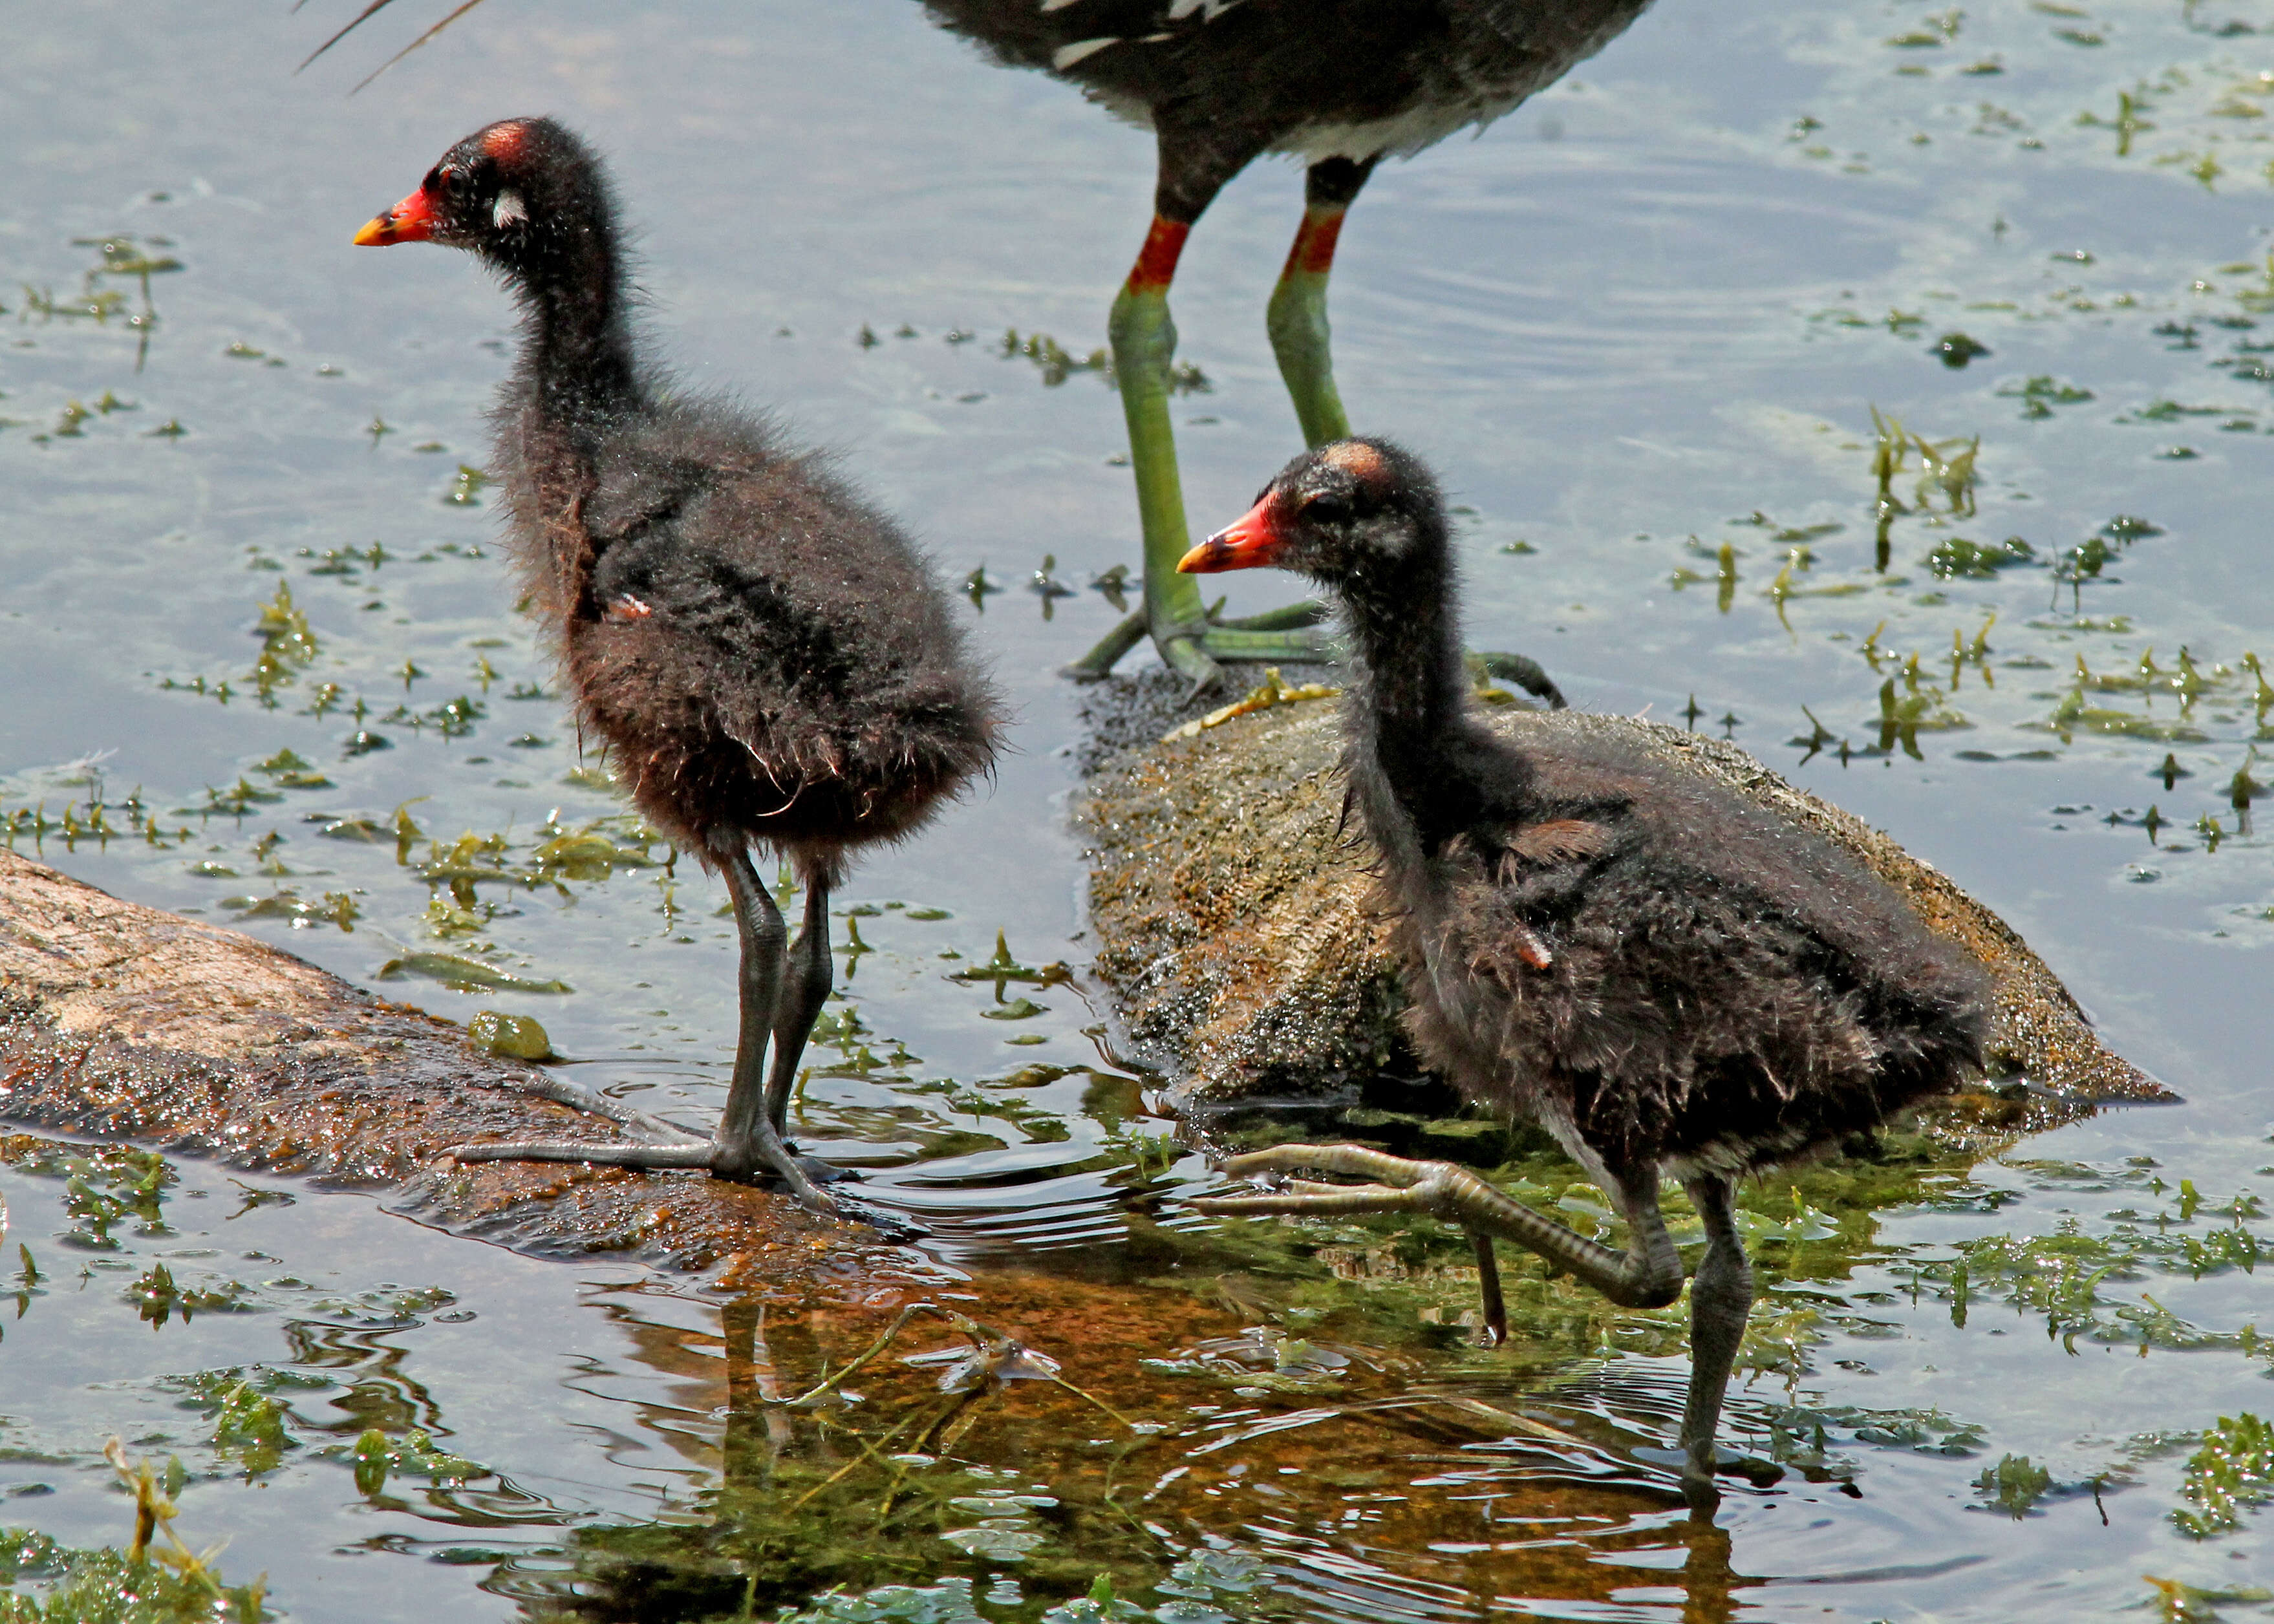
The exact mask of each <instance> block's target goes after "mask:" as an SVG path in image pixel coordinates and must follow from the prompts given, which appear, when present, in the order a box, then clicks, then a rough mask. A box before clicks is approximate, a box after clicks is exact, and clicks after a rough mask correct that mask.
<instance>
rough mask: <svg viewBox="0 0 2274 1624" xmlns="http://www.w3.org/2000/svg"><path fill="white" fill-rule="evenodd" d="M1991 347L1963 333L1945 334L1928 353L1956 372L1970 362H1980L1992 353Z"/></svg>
mask: <svg viewBox="0 0 2274 1624" xmlns="http://www.w3.org/2000/svg"><path fill="white" fill-rule="evenodd" d="M1990 352H1991V351H1990V346H1989V345H1987V344H1985V343H1983V342H1980V341H1979V340H1978V339H1974V338H1969V337H1968V336H1967V335H1965V334H1963V333H1945V334H1944V335H1942V336H1941V337H1940V338H1939V339H1937V340H1936V341H1935V342H1934V344H1933V347H1932V348H1931V349H1930V350H1928V351H1927V353H1928V354H1930V355H1931V356H1933V357H1935V359H1937V360H1939V361H1940V362H1941V363H1942V364H1943V365H1945V366H1946V367H1949V368H1950V369H1951V370H1952V371H1954V372H1955V371H1957V370H1959V369H1960V368H1962V367H1963V366H1965V365H1966V364H1967V363H1968V362H1969V361H1974V360H1978V359H1979V358H1980V357H1984V356H1986V355H1988V354H1989V353H1990Z"/></svg>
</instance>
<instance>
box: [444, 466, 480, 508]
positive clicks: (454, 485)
mask: <svg viewBox="0 0 2274 1624" xmlns="http://www.w3.org/2000/svg"><path fill="white" fill-rule="evenodd" d="M489 483H490V477H489V475H488V474H486V473H485V472H484V471H483V470H480V469H478V468H476V467H475V466H473V464H471V462H461V463H459V464H458V472H457V476H456V477H455V478H454V479H452V480H451V481H450V488H449V489H448V491H446V492H443V493H442V500H444V501H446V502H448V503H449V504H450V505H451V506H452V507H454V508H478V507H480V506H481V505H482V500H481V498H482V492H483V490H484V489H485V488H486V486H487V485H489Z"/></svg>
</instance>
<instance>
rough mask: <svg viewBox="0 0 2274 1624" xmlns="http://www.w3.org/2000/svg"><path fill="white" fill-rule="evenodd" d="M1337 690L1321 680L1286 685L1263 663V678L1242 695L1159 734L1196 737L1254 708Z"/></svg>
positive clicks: (1323, 696) (1325, 695)
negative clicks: (1204, 714) (1292, 685)
mask: <svg viewBox="0 0 2274 1624" xmlns="http://www.w3.org/2000/svg"><path fill="white" fill-rule="evenodd" d="M1340 692H1342V690H1341V689H1340V688H1329V686H1327V685H1326V684H1325V683H1323V682H1305V683H1300V684H1298V685H1296V686H1294V687H1290V686H1289V685H1288V683H1287V680H1286V679H1284V677H1282V676H1281V675H1280V674H1279V667H1277V666H1276V665H1271V666H1267V667H1266V668H1265V670H1264V673H1263V680H1262V681H1261V682H1259V683H1257V684H1256V685H1255V686H1254V688H1250V689H1249V690H1248V691H1247V693H1246V695H1243V696H1242V697H1240V698H1239V699H1235V700H1233V701H1232V702H1231V703H1230V704H1228V705H1222V706H1219V707H1218V708H1217V709H1216V710H1214V711H1209V713H1208V714H1207V715H1206V716H1201V717H1195V718H1193V720H1191V721H1189V722H1186V723H1185V724H1184V725H1183V726H1178V727H1173V728H1171V729H1170V730H1169V731H1168V732H1167V733H1164V734H1163V735H1162V738H1161V741H1162V742H1163V744H1166V743H1167V742H1168V741H1170V740H1171V739H1192V738H1197V737H1198V736H1199V735H1200V734H1201V733H1204V732H1206V731H1207V730H1208V729H1209V728H1211V727H1221V726H1224V724H1225V723H1226V722H1229V721H1231V720H1232V719H1233V718H1237V717H1243V716H1252V715H1254V713H1255V712H1256V711H1269V710H1273V709H1275V708H1276V707H1278V706H1280V705H1293V704H1300V703H1303V702H1304V701H1306V700H1311V699H1327V698H1330V697H1331V696H1333V695H1336V694H1338V693H1340Z"/></svg>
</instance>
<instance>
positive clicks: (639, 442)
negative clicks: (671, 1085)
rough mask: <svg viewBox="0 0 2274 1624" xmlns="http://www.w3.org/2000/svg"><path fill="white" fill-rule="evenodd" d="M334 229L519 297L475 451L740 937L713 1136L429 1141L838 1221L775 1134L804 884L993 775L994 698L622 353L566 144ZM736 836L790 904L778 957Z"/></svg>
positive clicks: (715, 420) (633, 778) (746, 435)
mask: <svg viewBox="0 0 2274 1624" xmlns="http://www.w3.org/2000/svg"><path fill="white" fill-rule="evenodd" d="M356 241H357V242H358V243H359V244H365V245H370V246H384V245H386V244H394V243H410V242H435V243H442V244H448V245H449V246H451V247H456V248H464V249H468V250H470V251H471V252H473V253H474V254H475V255H476V256H477V257H478V258H479V259H481V260H482V262H483V263H484V264H485V265H486V266H488V267H490V268H491V269H493V270H494V271H495V272H497V273H498V274H499V275H500V277H501V279H502V280H503V281H504V282H505V283H506V284H507V286H508V288H510V289H512V291H513V293H514V295H515V297H516V299H517V300H518V301H519V302H520V304H521V306H522V310H523V321H522V347H521V357H520V361H519V363H518V365H516V367H515V369H514V372H513V376H512V378H511V379H510V380H508V382H507V383H506V385H505V387H504V388H503V390H502V391H501V395H500V398H499V402H498V408H497V412H496V416H495V423H496V428H497V440H496V447H495V449H494V451H493V469H494V470H495V471H496V473H497V475H498V477H499V478H500V480H501V484H502V485H503V488H504V491H505V494H506V499H507V513H508V523H507V538H508V543H509V545H510V547H511V550H512V554H513V559H514V562H515V565H516V568H517V570H518V572H519V574H520V575H521V578H522V583H523V586H524V587H525V588H526V589H527V590H528V592H529V594H530V598H531V602H532V603H533V605H535V613H536V614H537V616H538V619H539V620H542V621H543V623H544V625H545V627H546V630H547V632H548V634H549V635H551V637H552V639H553V643H554V652H555V653H556V654H557V656H558V657H559V658H560V661H561V669H562V671H563V673H565V675H566V677H567V680H568V685H569V691H570V692H571V693H572V694H573V695H575V699H576V712H577V715H578V718H579V719H580V720H581V722H582V724H583V725H584V726H585V727H586V728H588V729H590V730H591V732H592V733H597V734H598V735H599V737H600V738H602V739H603V740H605V741H606V742H607V746H608V750H609V753H610V756H612V757H613V759H614V764H615V767H616V770H617V771H618V773H619V774H620V776H621V778H622V779H623V781H624V783H625V785H626V786H627V788H628V789H629V793H630V795H631V798H632V800H633V801H634V802H635V803H636V805H637V806H638V807H639V808H640V810H641V811H642V812H643V813H644V815H645V816H647V818H648V819H649V821H650V822H651V823H653V824H654V825H655V826H656V827H657V828H659V829H660V830H662V831H664V832H665V833H666V834H667V835H669V836H670V837H671V838H672V839H673V840H674V841H676V842H677V843H678V844H679V845H680V846H682V847H684V848H685V849H686V850H688V851H690V852H693V853H695V854H696V855H697V857H698V858H699V859H700V860H701V861H703V862H704V864H706V865H707V866H709V867H711V868H715V869H717V870H718V871H719V874H720V875H721V876H724V878H725V880H726V882H727V891H729V893H730V894H731V895H732V897H733V898H734V917H735V920H736V922H737V924H738V925H739V927H740V930H741V936H742V980H741V1001H742V1030H741V1040H740V1043H739V1045H738V1047H737V1049H736V1051H735V1056H734V1078H733V1082H732V1084H731V1086H729V1089H728V1092H727V1103H726V1109H725V1111H724V1114H723V1115H722V1116H721V1117H720V1119H719V1127H718V1131H717V1132H716V1134H715V1135H714V1137H713V1138H712V1139H709V1140H707V1141H704V1140H697V1139H690V1138H689V1136H688V1135H687V1134H686V1132H684V1131H683V1130H681V1129H678V1128H675V1127H674V1126H673V1125H672V1124H668V1123H663V1122H659V1120H658V1119H656V1118H654V1117H651V1116H644V1115H643V1114H642V1113H639V1112H635V1111H629V1110H626V1109H624V1108H622V1107H621V1106H618V1105H616V1104H615V1103H614V1101H609V1100H606V1098H605V1097H603V1096H601V1095H599V1094H595V1093H593V1092H591V1091H590V1090H586V1089H580V1088H576V1087H575V1086H563V1085H557V1084H556V1085H553V1086H552V1087H551V1088H550V1089H549V1090H548V1093H549V1094H550V1096H551V1097H553V1098H559V1099H563V1100H565V1101H568V1102H569V1103H574V1104H577V1105H580V1106H582V1107H584V1109H589V1110H592V1111H595V1112H598V1113H599V1114H601V1115H603V1116H608V1117H610V1118H612V1119H613V1120H614V1121H617V1122H619V1123H622V1124H626V1125H627V1126H629V1127H631V1128H632V1129H634V1130H635V1131H636V1132H644V1133H645V1134H646V1135H647V1136H648V1137H649V1138H650V1139H653V1140H656V1141H658V1142H654V1143H649V1144H638V1145H623V1144H617V1145H591V1144H582V1143H576V1142H565V1141H564V1142H553V1141H546V1142H532V1143H511V1144H483V1145H460V1146H456V1147H453V1150H452V1153H451V1154H454V1155H456V1156H457V1157H458V1158H459V1159H460V1160H461V1161H465V1162H477V1161H501V1160H508V1159H514V1160H531V1161H544V1162H608V1163H611V1164H614V1165H616V1166H621V1167H644V1168H701V1169H708V1170H709V1171H710V1172H712V1174H714V1175H716V1176H718V1177H722V1178H735V1179H745V1180H750V1179H758V1178H764V1177H777V1178H779V1179H780V1180H781V1181H782V1182H783V1183H784V1184H787V1185H788V1187H789V1188H790V1190H791V1191H792V1192H794V1193H795V1194H796V1196H797V1197H798V1199H800V1200H802V1201H803V1202H805V1203H806V1204H807V1205H808V1206H809V1207H815V1208H817V1209H820V1210H823V1211H829V1210H833V1204H832V1202H831V1201H830V1200H829V1199H828V1198H827V1197H825V1196H824V1195H823V1194H822V1193H821V1192H819V1191H818V1190H817V1189H816V1188H815V1186H814V1184H813V1181H812V1178H811V1177H809V1171H808V1169H806V1168H805V1167H802V1166H801V1165H800V1164H799V1162H798V1161H797V1159H796V1158H794V1156H793V1155H792V1154H791V1153H790V1151H789V1149H788V1147H787V1146H786V1145H785V1144H784V1143H783V1139H782V1133H783V1131H784V1126H785V1124H784V1113H785V1111H786V1109H787V1100H788V1095H789V1089H790V1086H791V1084H792V1082H793V1081H794V1078H795V1076H796V1069H797V1063H798V1058H799V1056H800V1055H801V1054H802V1051H803V1049H804V1046H805V1041H806V1036H807V1034H808V1032H809V1029H810V1028H811V1026H812V1025H813V1021H814V1018H815V1017H816V1016H817V1014H819V1012H820V1010H821V1005H822V1003H823V1000H825V998H826V997H827V996H829V989H830V981H831V961H830V951H829V894H830V891H832V889H833V888H834V887H835V886H836V885H837V884H838V883H839V882H840V880H841V878H842V877H843V875H844V872H845V868H846V865H847V861H849V859H850V858H851V856H852V854H853V853H855V851H856V850H858V849H859V848H860V847H862V846H870V845H873V844H875V843H877V842H879V841H892V840H897V839H900V838H903V837H905V836H907V834H909V833H910V832H912V831H915V829H916V828H918V827H919V826H920V825H921V824H922V823H923V822H924V821H925V820H926V819H927V818H928V817H930V816H931V814H932V813H933V812H935V811H936V810H937V809H938V808H939V807H940V805H941V804H942V803H943V802H944V801H945V800H946V799H947V798H948V797H950V796H952V795H953V794H954V793H955V792H956V791H957V790H958V789H959V788H960V786H962V785H963V784H965V783H966V782H967V781H968V780H969V779H970V778H971V777H972V776H973V775H974V774H975V773H981V772H984V771H987V770H988V769H989V767H990V765H991V763H992V762H993V759H994V749H995V741H996V734H997V731H998V714H997V701H996V697H995V695H994V693H993V691H992V689H991V688H990V686H989V684H988V683H987V681H986V680H985V679H984V678H983V677H982V676H980V675H979V674H978V673H976V672H975V671H974V670H973V669H972V665H971V662H970V658H969V655H968V651H967V650H966V649H965V647H964V641H963V637H962V635H961V633H960V631H959V630H958V629H957V625H956V622H955V620H954V619H953V617H952V615H951V614H950V613H949V610H948V605H947V602H946V599H945V598H944V597H943V595H942V594H941V592H940V590H939V588H938V585H937V583H936V582H935V581H934V580H933V579H932V575H931V572H930V569H929V568H928V567H927V566H926V564H925V561H924V559H923V556H922V553H919V552H918V551H917V549H916V547H915V545H914V544H913V543H911V542H910V541H909V539H908V538H907V536H906V535H905V534H903V533H902V532H901V530H900V528H899V527H898V526H897V525H896V524H894V523H893V522H892V520H891V519H890V518H888V517H886V516H885V515H884V514H882V513H880V512H878V511H877V509H876V508H873V507H871V506H870V504H869V503H868V502H867V501H865V500H863V499H862V497H861V496H860V495H859V494H858V493H856V492H855V491H854V490H853V489H852V488H851V487H850V486H849V485H847V484H846V483H845V482H844V481H843V480H842V479H840V478H839V477H837V476H836V475H835V474H834V473H833V472H832V471H831V470H829V469H828V467H827V466H826V465H825V463H824V462H822V461H821V460H819V459H818V458H817V457H816V456H815V455H813V454H811V453H809V452H803V451H800V450H798V449H797V448H795V447H792V446H788V445H786V444H784V443H783V441H782V440H781V437H780V436H779V434H777V433H776V432H774V430H773V429H772V427H771V426H770V425H767V424H766V423H765V422H764V421H763V420H762V419H760V418H758V417H754V416H752V415H751V414H749V412H747V411H745V410H742V409H740V408H738V407H736V406H734V405H733V404H731V403H729V402H725V401H720V400H715V399H705V398H703V397H700V396H695V395H688V394H685V393H683V392H681V391H680V390H678V389H676V388H674V387H668V385H667V383H666V380H664V379H663V378H661V377H660V375H659V373H658V372H656V371H655V370H654V369H653V368H652V367H651V366H650V365H648V364H647V363H645V362H644V360H643V359H642V357H640V355H639V353H638V346H637V344H636V342H635V336H634V333H633V330H632V327H631V324H630V320H629V315H630V310H629V303H630V301H629V293H628V283H627V276H626V265H625V255H624V252H623V248H622V245H621V238H620V234H619V231H618V227H617V220H616V209H615V206H614V199H613V197H612V195H611V193H610V192H609V188H608V184H607V179H606V176H605V174H604V173H603V171H602V169H601V166H600V163H599V160H598V159H597V158H596V157H595V156H594V155H593V154H592V153H591V150H590V149H589V148H587V147H585V146H584V143H583V142H581V141H580V140H578V139H577V138H576V136H575V135H573V134H571V133H570V132H569V131H568V130H566V129H564V128H562V127H561V125H560V124H555V123H553V121H552V120H550V119H546V118H510V119H507V120H505V121H503V122H502V123H499V124H491V125H489V126H488V127H487V128H486V129H482V130H478V131H476V132H474V133H473V134H471V135H470V136H468V137H467V138H466V139H464V140H463V141H460V142H459V143H458V144H457V145H456V146H455V147H451V148H450V150H449V151H448V152H447V153H445V154H442V158H441V161H440V162H438V163H437V164H435V166H434V167H433V169H431V170H430V171H428V173H427V176H426V178H425V180H424V181H422V182H421V183H420V184H419V186H418V190H417V191H415V192H412V193H411V194H410V196H409V197H407V198H405V199H403V201H401V202H400V203H397V204H396V205H395V207H393V208H391V209H389V210H388V211H387V212H386V213H385V214H380V216H379V217H378V218H376V219H374V220H373V221H372V222H370V223H369V224H368V225H366V226H365V227H364V228H363V229H362V230H361V231H359V232H358V233H357V235H356ZM754 846H755V847H757V848H759V849H761V850H764V851H767V852H770V853H778V854H779V855H780V856H782V857H786V858H787V859H788V861H790V863H791V864H792V865H793V867H794V868H795V869H796V871H797V875H798V877H799V879H800V880H801V881H802V883H803V885H804V887H805V921H804V928H803V929H802V931H801V932H800V934H799V936H798V938H797V940H796V942H795V943H794V944H790V945H788V946H787V951H785V941H784V938H785V935H786V932H785V929H784V927H783V923H782V917H781V914H780V911H779V909H778V908H777V907H776V906H775V905H774V900H773V898H772V896H771V895H770V894H769V893H768V891H767V890H766V887H765V886H764V884H763V883H761V882H760V880H759V878H758V876H757V870H756V868H754V867H753V866H752V864H751V861H750V852H751V849H752V848H753V847H754ZM770 1043H771V1047H772V1069H771V1072H770V1073H769V1071H768V1069H767V1066H766V1056H767V1050H768V1048H769V1044H770Z"/></svg>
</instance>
